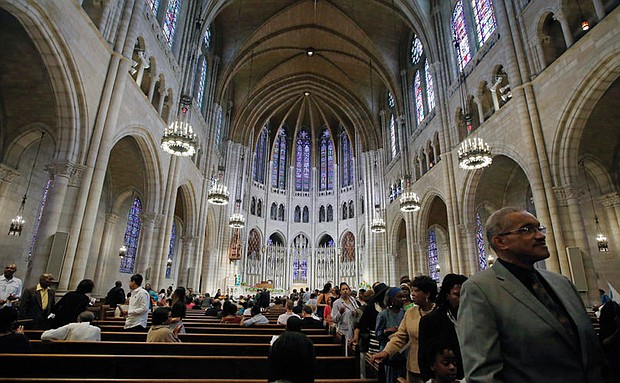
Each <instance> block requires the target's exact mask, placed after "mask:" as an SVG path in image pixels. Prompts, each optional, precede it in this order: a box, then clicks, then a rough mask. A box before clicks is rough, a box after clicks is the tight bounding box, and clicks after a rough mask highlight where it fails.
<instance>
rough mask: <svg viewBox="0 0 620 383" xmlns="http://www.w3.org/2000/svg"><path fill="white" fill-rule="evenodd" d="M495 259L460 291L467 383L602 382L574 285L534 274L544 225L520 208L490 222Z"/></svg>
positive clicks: (596, 348) (543, 249)
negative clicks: (489, 266)
mask: <svg viewBox="0 0 620 383" xmlns="http://www.w3.org/2000/svg"><path fill="white" fill-rule="evenodd" d="M486 227H487V238H488V241H489V243H490V245H491V247H492V248H493V249H494V250H495V252H496V254H497V257H498V260H497V262H495V264H494V265H493V267H491V268H489V269H487V270H485V271H482V272H480V273H478V274H476V275H474V276H472V277H471V278H470V279H469V280H468V281H467V282H465V283H464V284H463V286H462V288H461V300H460V307H459V312H458V325H457V334H458V338H459V343H460V345H461V353H462V355H463V366H464V369H465V379H466V380H467V383H478V382H494V383H498V382H519V383H522V382H545V383H552V382H558V383H559V382H562V383H572V382H574V383H584V382H588V383H594V382H602V378H601V374H600V364H599V362H600V361H601V353H600V345H599V343H598V340H597V338H596V334H595V333H594V329H593V328H592V323H591V322H590V319H589V318H588V315H587V314H586V311H585V308H584V305H583V302H582V300H581V298H580V297H579V294H578V293H577V290H576V289H575V287H574V286H573V284H572V283H571V282H570V281H569V280H568V279H567V278H565V277H564V276H562V275H559V274H555V273H552V272H549V271H546V270H537V269H535V268H534V264H535V263H536V262H538V261H541V260H544V259H546V258H548V257H549V250H548V249H547V246H546V243H545V232H546V229H545V227H543V226H541V225H540V222H539V221H538V219H536V217H534V216H533V215H532V214H530V213H528V212H527V211H523V210H522V209H518V208H510V207H508V208H503V209H501V210H498V211H496V212H495V213H493V214H492V215H491V217H489V219H488V221H487V225H486Z"/></svg>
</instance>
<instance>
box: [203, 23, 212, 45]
mask: <svg viewBox="0 0 620 383" xmlns="http://www.w3.org/2000/svg"><path fill="white" fill-rule="evenodd" d="M202 42H203V43H204V45H205V47H206V48H207V49H209V48H211V28H210V27H209V28H207V30H206V31H205V35H204V37H203V38H202Z"/></svg>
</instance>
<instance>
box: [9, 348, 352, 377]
mask: <svg viewBox="0 0 620 383" xmlns="http://www.w3.org/2000/svg"><path fill="white" fill-rule="evenodd" d="M30 347H31V348H32V351H33V352H34V353H37V354H97V355H114V354H121V353H122V354H130V355H220V356H235V355H238V356H267V355H269V348H270V345H269V343H265V344H256V343H145V342H112V341H103V342H82V341H53V342H46V341H40V340H32V341H30ZM314 349H315V351H316V355H317V356H339V355H344V348H343V346H342V345H339V344H336V343H325V344H317V345H315V346H314ZM0 375H1V374H0Z"/></svg>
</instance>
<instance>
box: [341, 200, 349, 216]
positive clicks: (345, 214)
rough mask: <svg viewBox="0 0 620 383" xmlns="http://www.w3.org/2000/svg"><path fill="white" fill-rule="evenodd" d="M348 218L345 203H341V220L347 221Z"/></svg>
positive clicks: (347, 209)
mask: <svg viewBox="0 0 620 383" xmlns="http://www.w3.org/2000/svg"><path fill="white" fill-rule="evenodd" d="M347 218H349V208H348V207H347V203H346V202H343V203H342V219H343V220H344V219H347Z"/></svg>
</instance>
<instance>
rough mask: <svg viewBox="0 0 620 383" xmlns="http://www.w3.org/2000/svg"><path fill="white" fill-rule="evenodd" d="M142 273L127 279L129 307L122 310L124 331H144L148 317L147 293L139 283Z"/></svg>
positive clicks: (141, 279)
mask: <svg viewBox="0 0 620 383" xmlns="http://www.w3.org/2000/svg"><path fill="white" fill-rule="evenodd" d="M143 280H144V279H143V278H142V275H140V274H134V275H132V276H131V278H130V279H129V288H130V289H131V297H130V298H129V308H128V309H127V310H126V311H123V316H124V317H126V319H125V330H126V331H146V322H147V320H148V318H149V299H150V297H149V293H147V292H146V290H144V289H143V288H142V287H141V285H142V281H143Z"/></svg>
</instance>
